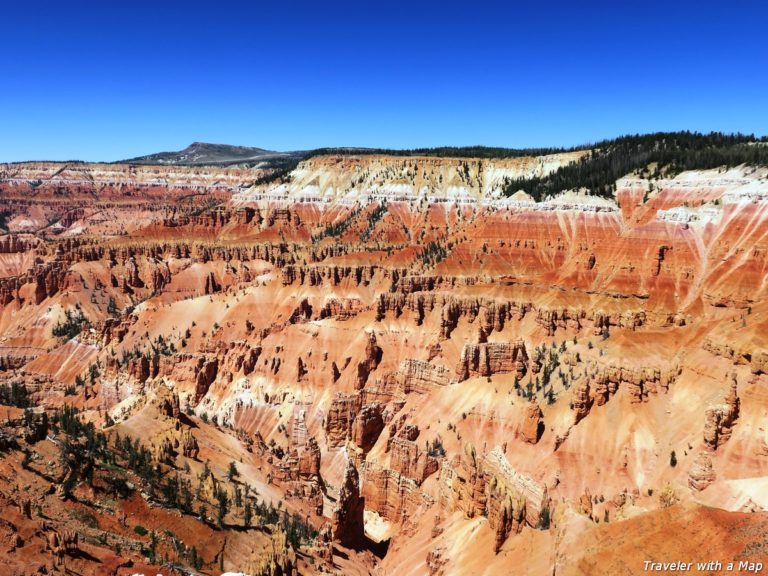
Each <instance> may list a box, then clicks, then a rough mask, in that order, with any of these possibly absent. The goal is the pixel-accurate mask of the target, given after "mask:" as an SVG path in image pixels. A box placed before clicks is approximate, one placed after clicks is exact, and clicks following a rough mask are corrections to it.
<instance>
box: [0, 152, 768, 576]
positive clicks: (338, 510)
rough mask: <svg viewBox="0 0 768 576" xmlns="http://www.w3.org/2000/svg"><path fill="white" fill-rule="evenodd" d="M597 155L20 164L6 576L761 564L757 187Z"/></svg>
mask: <svg viewBox="0 0 768 576" xmlns="http://www.w3.org/2000/svg"><path fill="white" fill-rule="evenodd" d="M584 154H585V152H579V151H575V152H567V153H562V154H550V155H547V156H538V157H535V156H531V157H520V158H510V159H479V158H435V157H396V156H385V155H376V154H370V155H361V156H349V155H347V156H336V155H327V156H317V157H312V158H308V159H305V160H303V161H302V162H300V163H299V164H298V165H297V166H296V167H295V168H294V169H293V170H292V172H290V174H288V175H287V176H286V177H283V178H282V179H281V180H278V181H273V182H268V183H262V182H263V180H264V179H263V176H264V175H265V172H264V170H260V169H258V168H243V167H205V166H196V167H184V166H146V165H136V164H83V163H43V162H38V163H31V162H30V163H21V164H7V165H0V216H1V217H0V227H2V228H3V229H4V230H5V231H6V233H4V234H3V235H1V236H0V384H1V386H0V502H1V503H2V508H3V511H4V514H3V518H2V519H0V565H2V566H4V568H3V569H2V570H1V571H2V572H3V573H4V574H14V575H16V574H18V575H21V574H82V575H88V574H105V575H107V574H110V575H112V574H114V575H133V574H146V575H147V576H149V575H150V574H151V575H153V576H154V575H155V574H216V575H218V574H223V573H235V574H239V573H242V574H247V575H251V576H261V575H269V576H276V575H295V574H320V573H325V574H361V575H363V574H374V575H390V574H391V575H398V576H408V575H414V576H415V575H422V574H430V575H456V574H461V575H463V574H466V575H480V574H483V575H491V574H519V575H531V576H545V575H546V576H551V575H558V576H560V575H563V576H564V575H574V576H575V575H587V574H589V575H591V574H594V575H599V574H600V575H602V574H608V575H613V574H617V575H620V574H621V575H623V574H626V575H634V574H642V573H645V569H644V562H645V561H647V560H648V561H654V562H676V561H679V562H692V563H693V568H692V569H691V570H690V573H693V574H697V573H701V574H708V573H711V570H707V569H697V563H698V562H706V561H709V560H719V561H721V562H723V563H724V564H725V563H727V562H735V563H736V566H737V567H738V566H739V563H743V564H741V566H743V567H744V568H743V570H742V572H739V571H738V570H736V569H735V570H734V572H733V573H751V572H755V571H756V568H757V566H758V564H760V563H762V565H765V564H766V563H768V374H767V373H768V169H766V168H752V167H745V166H739V167H732V168H729V169H726V168H720V169H712V170H700V171H686V172H682V173H680V174H678V175H676V176H674V177H668V178H663V177H660V176H657V177H656V178H654V179H649V177H644V176H647V175H644V174H627V175H626V177H624V178H622V179H620V180H618V181H617V182H616V188H615V193H614V194H613V197H612V198H602V197H597V196H590V195H587V194H585V193H583V192H579V191H569V192H566V193H562V194H559V195H557V196H555V197H553V198H550V199H548V200H543V201H540V202H536V201H534V200H533V199H532V198H531V197H530V196H528V195H527V194H525V193H524V192H518V193H517V194H514V195H513V196H510V197H505V196H503V194H502V193H501V190H502V188H503V186H504V185H505V183H506V182H508V181H509V180H510V179H515V178H521V177H533V176H541V175H546V174H549V173H551V172H552V171H554V170H556V169H557V168H558V167H560V166H563V165H566V164H568V163H570V162H573V161H575V160H578V159H579V158H580V157H581V156H582V155H584ZM749 567H752V569H751V570H750V569H749Z"/></svg>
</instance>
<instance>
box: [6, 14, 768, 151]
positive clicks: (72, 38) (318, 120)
mask: <svg viewBox="0 0 768 576" xmlns="http://www.w3.org/2000/svg"><path fill="white" fill-rule="evenodd" d="M0 18H1V19H2V27H1V28H0V56H1V57H0V62H1V63H2V67H0V161H14V160H28V159H51V160H63V159H84V160H117V159H122V158H127V157H132V156H137V155H141V154H148V153H152V152H158V151H163V150H178V149H181V148H184V147H185V146H187V145H188V144H189V143H191V142H192V141H195V140H198V141H206V142H216V143H227V144H242V145H250V146H260V147H264V148H270V149H276V150H294V149H308V148H315V147H320V146H370V147H391V148H410V147H420V146H439V145H474V144H485V145H489V146H511V147H526V146H548V145H552V146H560V145H562V146H568V145H574V144H581V143H585V142H590V141H595V140H598V139H601V138H607V137H612V136H617V135H620V134H626V133H635V132H650V131H657V130H680V129H690V130H699V131H709V130H721V131H741V132H748V133H755V134H758V135H765V134H768V42H766V29H767V28H766V27H767V26H768V3H766V2H763V1H761V0H752V1H742V0H730V1H728V2H725V1H722V0H719V1H709V0H697V1H687V0H679V1H676V0H665V1H661V2H659V1H656V0H644V1H642V2H641V1H635V2H632V1H624V0H612V1H609V2H602V1H601V2H578V1H562V2H561V1H556V0H546V1H540V2H533V1H531V2H511V1H510V2H483V1H474V2H468V1H465V2H451V1H442V2H416V1H410V2H401V1H392V0H390V1H387V2H384V1H378V0H357V1H355V2H333V1H330V0H328V1H325V2H323V1H314V2H302V1H298V2H287V1H284V2H280V1H273V2H259V1H257V0H253V1H250V2H226V1H223V0H219V1H218V2H197V1H190V0H188V1H185V2H176V1H161V0H156V1H155V2H143V1H133V2H112V1H110V0H102V1H101V2H98V3H96V2H93V3H86V2H78V1H76V0H73V1H70V2H61V1H51V2H39V1H35V0H29V1H26V2H12V1H10V2H5V3H3V8H2V13H0Z"/></svg>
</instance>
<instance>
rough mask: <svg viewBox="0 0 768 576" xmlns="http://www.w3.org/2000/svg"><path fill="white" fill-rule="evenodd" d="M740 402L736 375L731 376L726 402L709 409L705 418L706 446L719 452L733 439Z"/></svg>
mask: <svg viewBox="0 0 768 576" xmlns="http://www.w3.org/2000/svg"><path fill="white" fill-rule="evenodd" d="M740 406H741V403H740V400H739V396H738V383H737V381H736V374H732V375H731V386H730V389H729V391H728V394H727V396H726V397H725V402H724V403H722V404H719V405H717V406H712V407H710V408H708V409H707V411H706V414H705V418H704V445H705V446H707V447H708V448H711V449H712V450H717V449H718V448H719V447H720V446H722V445H723V444H725V443H726V442H727V441H728V439H729V438H730V437H731V433H732V432H733V427H734V426H735V424H736V420H737V419H738V417H739V411H740Z"/></svg>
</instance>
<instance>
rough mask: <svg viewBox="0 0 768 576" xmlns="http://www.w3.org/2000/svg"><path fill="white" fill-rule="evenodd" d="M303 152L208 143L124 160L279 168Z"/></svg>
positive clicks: (141, 162)
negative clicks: (259, 165) (257, 165)
mask: <svg viewBox="0 0 768 576" xmlns="http://www.w3.org/2000/svg"><path fill="white" fill-rule="evenodd" d="M303 154H304V153H303V152H275V151H274V150H264V149H263V148H252V147H250V146H231V145H229V144H208V143H206V142H193V143H192V144H190V145H189V146H187V147H186V148H184V150H179V151H178V152H158V153H156V154H149V155H147V156H139V157H137V158H130V159H128V160H123V162H129V163H133V164H160V165H165V166H167V165H179V166H196V165H209V164H240V163H247V164H251V165H253V164H262V163H263V164H264V165H265V167H275V166H279V165H282V164H283V163H284V162H285V161H286V160H288V159H292V158H296V157H299V156H302V155H303Z"/></svg>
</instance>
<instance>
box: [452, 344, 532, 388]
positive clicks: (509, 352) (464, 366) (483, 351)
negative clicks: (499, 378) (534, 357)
mask: <svg viewBox="0 0 768 576" xmlns="http://www.w3.org/2000/svg"><path fill="white" fill-rule="evenodd" d="M527 371H528V352H527V351H526V349H525V344H524V343H523V341H522V340H518V341H517V342H513V343H512V342H485V343H480V344H465V345H464V349H463V350H462V352H461V359H460V360H459V365H458V366H457V368H456V376H457V377H458V379H459V381H462V380H466V379H467V378H469V377H470V376H493V375H494V374H510V373H513V374H515V375H516V376H517V377H518V378H522V377H523V376H525V374H526V372H527Z"/></svg>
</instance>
